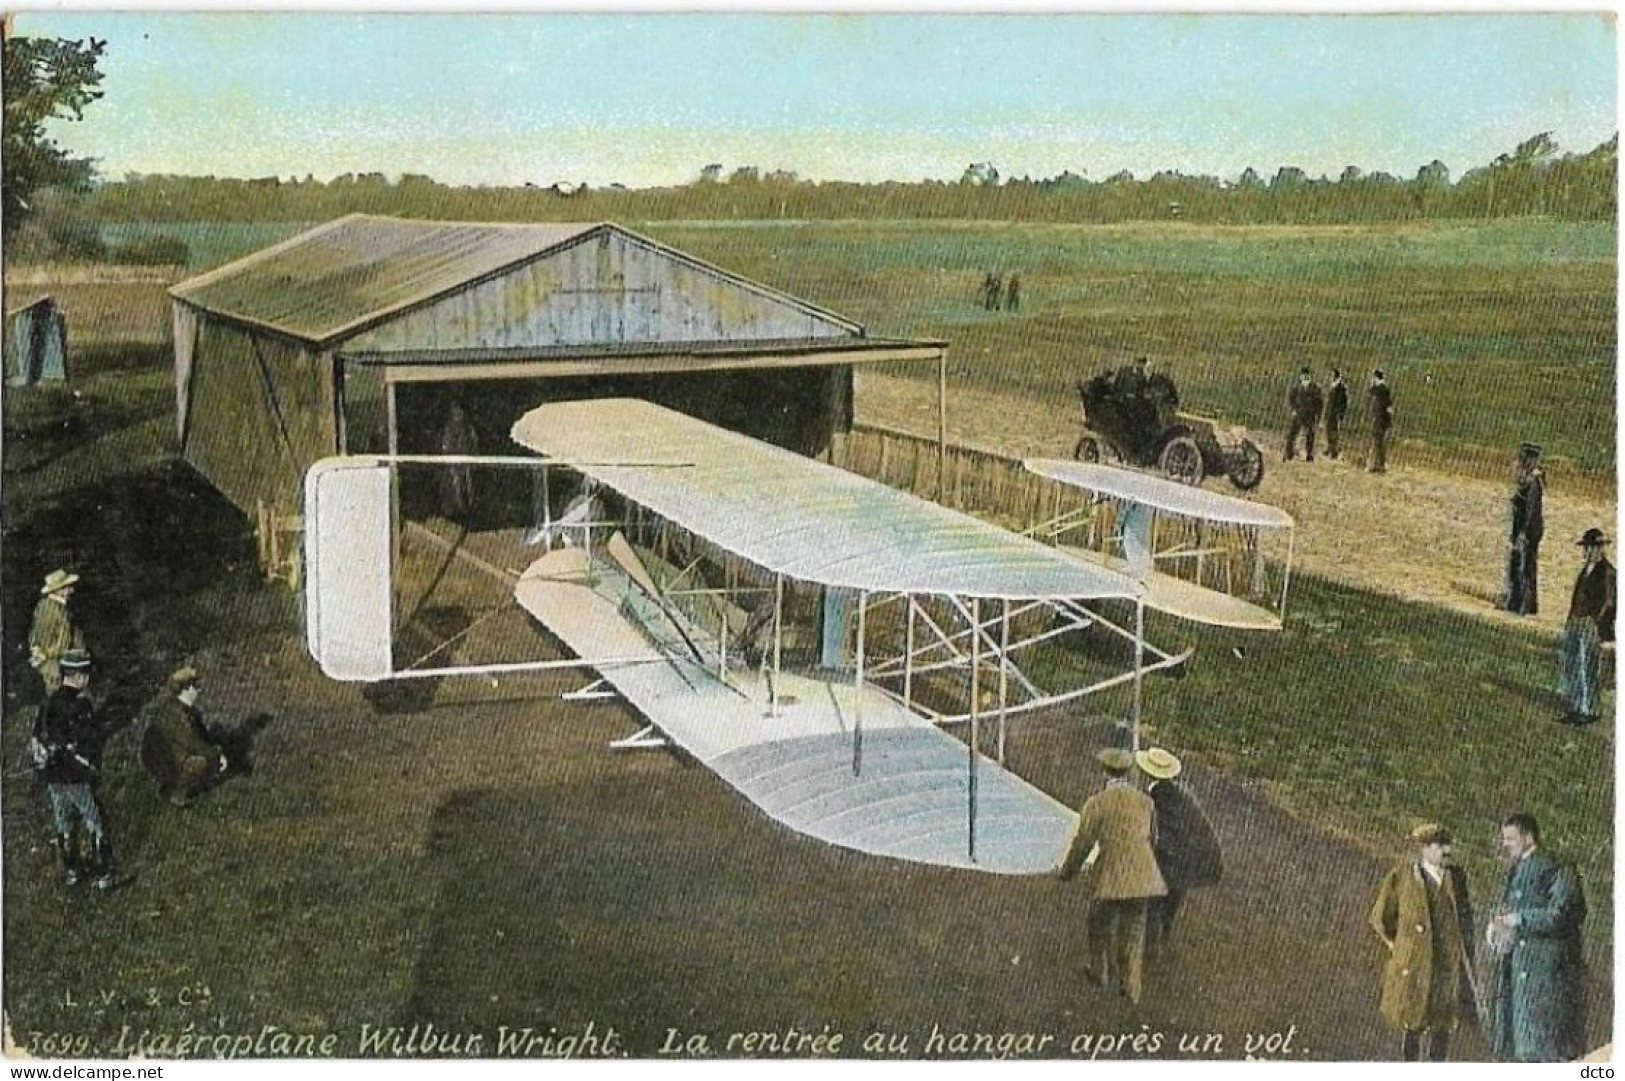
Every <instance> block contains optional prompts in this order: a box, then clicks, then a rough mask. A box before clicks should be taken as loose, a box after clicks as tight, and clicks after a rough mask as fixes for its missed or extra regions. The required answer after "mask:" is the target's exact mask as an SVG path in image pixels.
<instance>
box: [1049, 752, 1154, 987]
mask: <svg viewBox="0 0 1625 1081" xmlns="http://www.w3.org/2000/svg"><path fill="white" fill-rule="evenodd" d="M1096 760H1097V761H1098V762H1099V763H1100V767H1101V769H1102V770H1104V771H1105V773H1106V777H1107V780H1106V787H1105V788H1104V789H1102V790H1101V791H1100V792H1097V793H1096V794H1095V795H1093V796H1091V797H1089V799H1088V800H1087V801H1085V802H1084V805H1083V807H1082V808H1080V809H1079V811H1078V832H1077V833H1076V834H1075V835H1074V836H1073V838H1072V846H1071V848H1069V849H1068V850H1067V854H1066V856H1065V857H1064V858H1063V859H1062V860H1061V864H1060V867H1059V868H1057V874H1058V875H1059V876H1060V877H1061V878H1063V879H1065V878H1071V877H1072V875H1073V874H1074V873H1075V872H1076V871H1077V869H1078V867H1079V866H1080V865H1083V866H1084V871H1083V882H1084V886H1085V888H1086V889H1087V890H1088V893H1089V915H1088V917H1087V919H1086V921H1085V926H1084V933H1085V935H1086V938H1087V946H1086V949H1087V954H1088V957H1089V961H1088V963H1087V964H1086V965H1085V966H1084V973H1083V974H1084V978H1086V979H1087V980H1089V982H1091V983H1093V984H1095V985H1096V986H1098V987H1104V986H1106V985H1107V984H1108V983H1110V982H1111V980H1112V978H1113V977H1114V976H1115V977H1116V979H1117V981H1118V984H1119V986H1118V991H1119V993H1120V994H1121V995H1123V997H1125V998H1127V999H1128V1000H1129V1002H1131V1003H1134V1004H1136V1005H1137V1004H1138V1003H1139V1001H1140V991H1141V987H1142V983H1143V979H1144V969H1145V924H1146V902H1147V901H1148V900H1149V899H1150V898H1153V897H1161V896H1162V895H1163V894H1165V893H1167V892H1168V888H1167V886H1166V885H1165V884H1164V883H1163V880H1162V873H1161V872H1160V871H1158V870H1157V856H1156V853H1155V851H1154V850H1153V849H1152V836H1153V833H1154V831H1155V829H1156V826H1155V820H1156V807H1155V806H1154V805H1153V804H1152V802H1151V797H1150V796H1147V795H1146V794H1145V793H1144V792H1141V791H1140V790H1139V789H1138V788H1136V787H1134V782H1133V781H1131V780H1129V775H1128V774H1129V770H1131V769H1133V768H1134V756H1133V755H1132V754H1130V753H1129V752H1128V751H1126V750H1123V749H1122V748H1120V747H1109V748H1107V749H1106V750H1104V751H1101V752H1100V753H1099V754H1098V755H1097V756H1096Z"/></svg>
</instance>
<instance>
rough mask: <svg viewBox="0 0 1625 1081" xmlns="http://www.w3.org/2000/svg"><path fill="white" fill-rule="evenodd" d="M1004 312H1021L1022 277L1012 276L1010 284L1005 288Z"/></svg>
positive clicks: (1018, 275)
mask: <svg viewBox="0 0 1625 1081" xmlns="http://www.w3.org/2000/svg"><path fill="white" fill-rule="evenodd" d="M1004 310H1005V311H1007V312H1019V311H1020V310H1021V275H1020V274H1012V275H1010V284H1009V285H1007V286H1005V287H1004Z"/></svg>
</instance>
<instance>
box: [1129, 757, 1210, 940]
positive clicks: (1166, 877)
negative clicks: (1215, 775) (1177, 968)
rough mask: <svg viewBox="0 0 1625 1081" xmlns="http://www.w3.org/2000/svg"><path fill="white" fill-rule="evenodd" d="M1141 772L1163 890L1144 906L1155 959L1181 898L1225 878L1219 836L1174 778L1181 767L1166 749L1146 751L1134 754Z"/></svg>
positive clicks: (1170, 931) (1170, 929) (1170, 930)
mask: <svg viewBox="0 0 1625 1081" xmlns="http://www.w3.org/2000/svg"><path fill="white" fill-rule="evenodd" d="M1134 761H1135V762H1136V763H1138V765H1139V767H1140V772H1142V773H1144V774H1145V775H1146V776H1147V777H1149V778H1151V783H1150V785H1148V786H1147V788H1146V792H1147V794H1148V795H1150V797H1151V803H1152V805H1153V806H1154V807H1155V808H1156V823H1155V826H1156V828H1155V830H1154V834H1155V836H1156V842H1155V844H1154V845H1153V849H1154V850H1155V852H1156V854H1157V869H1158V870H1159V871H1161V872H1162V881H1163V884H1164V885H1166V886H1167V888H1168V892H1167V893H1166V894H1164V895H1163V896H1161V897H1153V898H1152V899H1151V900H1150V901H1149V902H1148V904H1147V911H1146V931H1145V953H1146V956H1147V957H1149V958H1152V959H1155V957H1156V955H1157V952H1158V950H1159V948H1160V947H1161V946H1163V945H1165V944H1166V943H1167V942H1168V941H1169V940H1170V939H1171V938H1172V936H1173V933H1174V919H1175V918H1176V917H1177V916H1178V915H1179V908H1180V906H1181V905H1182V904H1184V902H1185V894H1187V893H1188V892H1190V891H1191V890H1193V889H1196V888H1197V887H1199V886H1213V885H1217V884H1218V882H1219V879H1220V878H1222V877H1223V876H1224V855H1223V853H1222V852H1221V851H1220V849H1219V838H1218V835H1217V834H1215V833H1214V832H1213V825H1212V823H1210V822H1209V821H1208V819H1207V815H1206V814H1205V813H1204V812H1203V811H1202V805H1201V804H1199V803H1197V802H1196V797H1195V796H1194V795H1192V794H1191V792H1190V790H1189V789H1188V788H1186V787H1185V786H1184V785H1182V784H1180V783H1179V782H1178V781H1177V780H1176V779H1175V778H1177V777H1178V776H1179V775H1180V773H1181V772H1182V770H1183V768H1184V766H1183V764H1182V763H1181V762H1180V761H1179V759H1178V757H1176V756H1175V755H1174V754H1173V753H1172V752H1171V751H1166V750H1164V749H1163V748H1161V747H1151V748H1148V749H1147V750H1143V751H1139V752H1138V753H1136V754H1135V756H1134Z"/></svg>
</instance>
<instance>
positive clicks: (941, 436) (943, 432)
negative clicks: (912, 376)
mask: <svg viewBox="0 0 1625 1081" xmlns="http://www.w3.org/2000/svg"><path fill="white" fill-rule="evenodd" d="M947 457H948V350H946V349H944V350H943V351H942V352H941V353H939V354H938V355H937V501H938V502H939V503H940V502H941V501H942V491H943V489H942V486H943V467H944V465H945V464H946V461H947Z"/></svg>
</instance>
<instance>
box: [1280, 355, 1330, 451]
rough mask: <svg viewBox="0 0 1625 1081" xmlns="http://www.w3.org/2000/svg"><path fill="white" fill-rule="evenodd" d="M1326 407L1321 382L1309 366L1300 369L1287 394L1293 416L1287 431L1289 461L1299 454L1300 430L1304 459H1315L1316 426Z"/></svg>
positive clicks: (1287, 406) (1287, 408) (1290, 413)
mask: <svg viewBox="0 0 1625 1081" xmlns="http://www.w3.org/2000/svg"><path fill="white" fill-rule="evenodd" d="M1325 407H1326V399H1325V398H1324V397H1323V396H1322V395H1321V393H1320V384H1318V383H1316V382H1315V377H1314V375H1313V374H1312V373H1311V372H1310V371H1309V369H1308V367H1304V368H1301V369H1299V371H1298V381H1297V382H1296V383H1293V384H1292V389H1290V390H1288V391H1287V394H1286V410H1287V413H1288V414H1289V416H1290V417H1291V427H1289V428H1288V429H1287V433H1286V460H1287V461H1289V462H1290V461H1291V460H1292V459H1293V458H1296V457H1297V456H1298V433H1299V432H1302V433H1303V450H1304V455H1303V456H1304V459H1305V460H1306V461H1311V462H1312V461H1314V460H1315V428H1316V427H1317V426H1318V425H1319V424H1320V414H1321V413H1322V412H1323V411H1324V410H1325Z"/></svg>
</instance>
